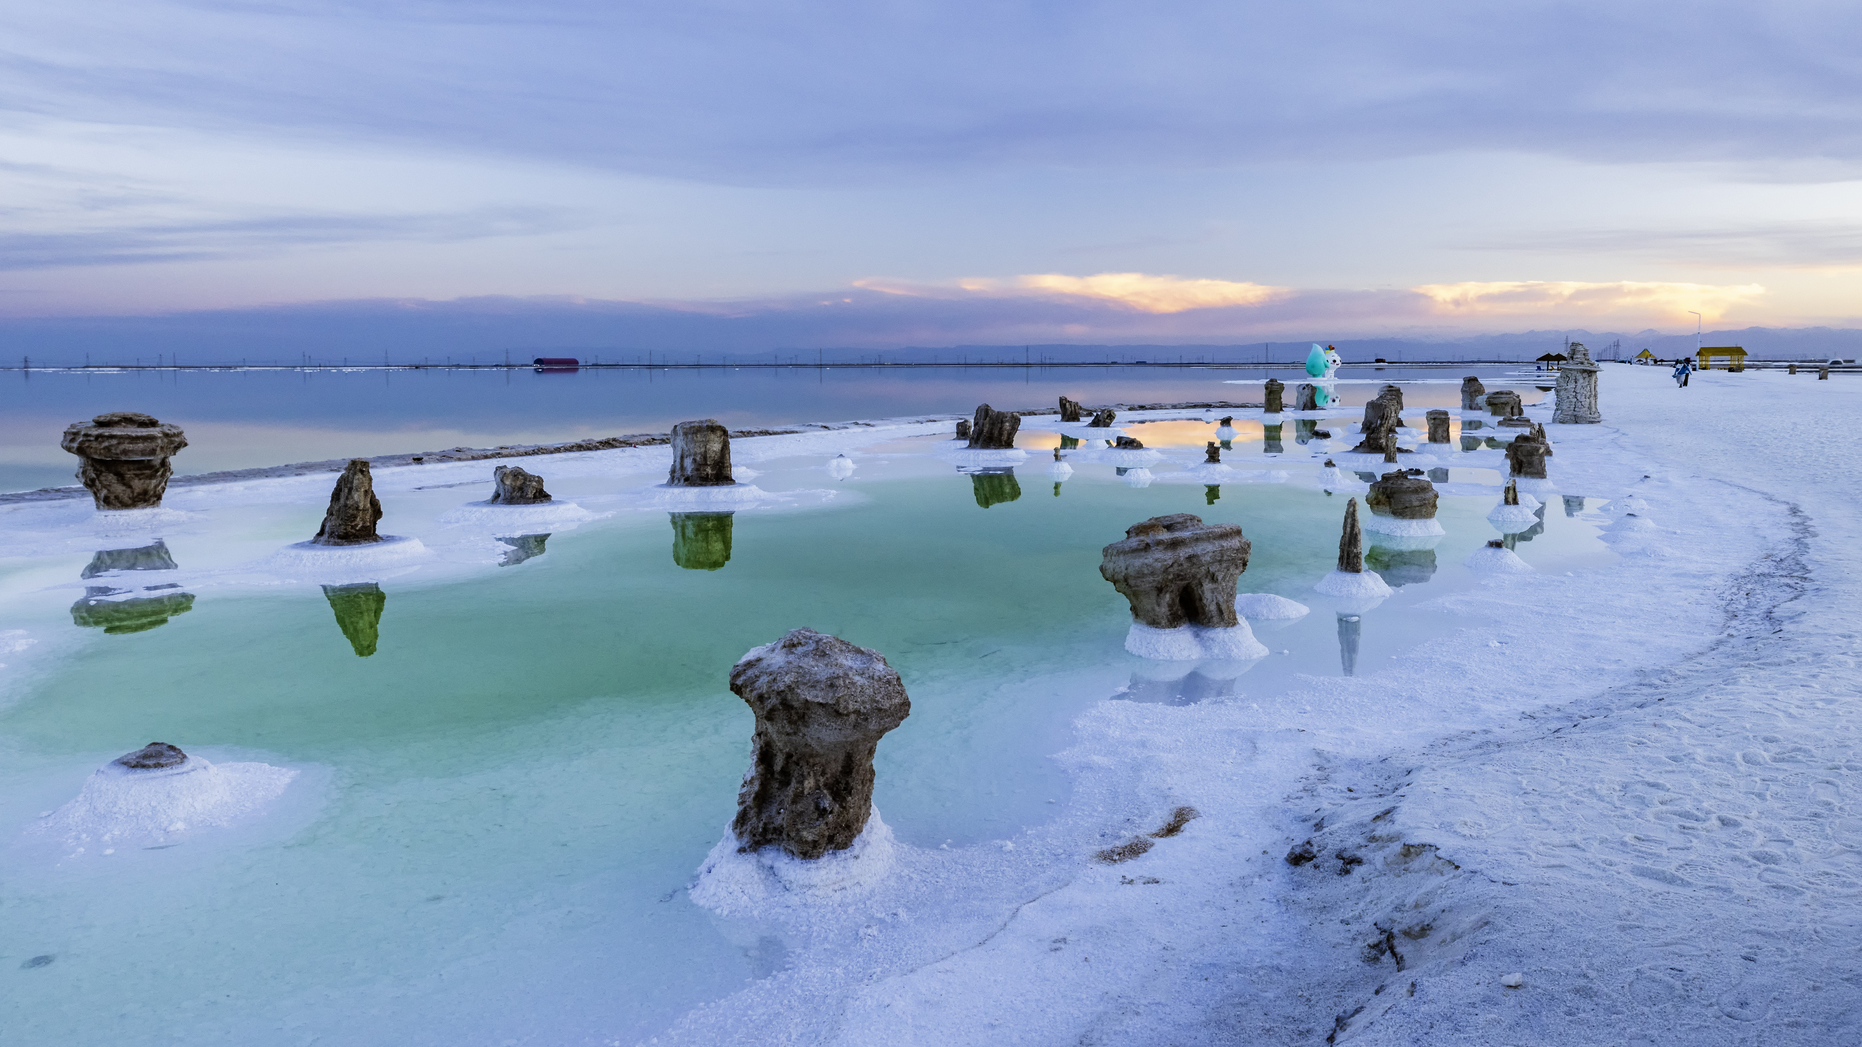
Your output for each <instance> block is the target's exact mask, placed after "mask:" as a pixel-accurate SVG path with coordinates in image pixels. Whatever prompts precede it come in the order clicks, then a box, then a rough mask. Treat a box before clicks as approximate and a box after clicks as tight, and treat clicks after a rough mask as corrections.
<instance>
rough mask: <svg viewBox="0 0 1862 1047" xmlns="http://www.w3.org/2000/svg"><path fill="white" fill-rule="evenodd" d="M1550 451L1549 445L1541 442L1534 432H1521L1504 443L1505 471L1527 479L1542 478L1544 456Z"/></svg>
mask: <svg viewBox="0 0 1862 1047" xmlns="http://www.w3.org/2000/svg"><path fill="white" fill-rule="evenodd" d="M1550 451H1551V446H1550V445H1549V444H1546V443H1543V442H1541V440H1540V438H1539V437H1538V435H1537V434H1536V433H1521V434H1519V435H1518V436H1515V437H1513V442H1512V443H1510V444H1507V445H1506V465H1507V471H1508V472H1510V473H1511V474H1512V475H1514V476H1520V477H1525V478H1526V479H1528V480H1543V479H1545V456H1546V454H1547V453H1549V452H1550Z"/></svg>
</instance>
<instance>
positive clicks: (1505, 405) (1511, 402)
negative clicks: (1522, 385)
mask: <svg viewBox="0 0 1862 1047" xmlns="http://www.w3.org/2000/svg"><path fill="white" fill-rule="evenodd" d="M1486 403H1487V413H1488V414H1490V415H1492V416H1493V417H1495V418H1518V417H1519V416H1521V415H1523V414H1525V413H1526V408H1525V406H1524V405H1522V404H1521V403H1520V401H1519V394H1518V393H1516V392H1514V391H1513V390H1511V389H1496V390H1495V391H1493V392H1491V393H1488V394H1487V399H1486Z"/></svg>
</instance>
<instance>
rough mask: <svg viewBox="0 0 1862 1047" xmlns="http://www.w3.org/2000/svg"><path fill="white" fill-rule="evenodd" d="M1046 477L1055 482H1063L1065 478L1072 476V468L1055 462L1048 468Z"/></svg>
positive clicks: (1064, 463)
mask: <svg viewBox="0 0 1862 1047" xmlns="http://www.w3.org/2000/svg"><path fill="white" fill-rule="evenodd" d="M1047 475H1049V476H1051V477H1053V478H1054V479H1056V480H1065V479H1066V478H1067V477H1069V476H1072V475H1073V466H1071V465H1068V464H1067V463H1066V462H1055V463H1054V464H1053V465H1050V466H1048V468H1047Z"/></svg>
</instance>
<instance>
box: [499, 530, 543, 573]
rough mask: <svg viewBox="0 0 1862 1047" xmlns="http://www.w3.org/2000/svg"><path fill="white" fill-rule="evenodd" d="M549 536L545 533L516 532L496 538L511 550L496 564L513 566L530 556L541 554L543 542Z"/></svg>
mask: <svg viewBox="0 0 1862 1047" xmlns="http://www.w3.org/2000/svg"><path fill="white" fill-rule="evenodd" d="M549 537H550V536H549V535H547V534H516V535H509V536H506V537H500V538H499V539H498V540H499V541H500V542H503V543H504V544H506V545H508V546H510V547H511V551H510V552H508V553H505V554H504V559H502V560H499V561H498V566H499V567H514V566H516V565H518V564H520V563H523V562H524V561H525V560H528V559H530V558H532V557H536V556H542V555H543V553H544V548H543V543H544V542H547V541H549Z"/></svg>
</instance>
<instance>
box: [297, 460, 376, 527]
mask: <svg viewBox="0 0 1862 1047" xmlns="http://www.w3.org/2000/svg"><path fill="white" fill-rule="evenodd" d="M380 522H381V500H380V499H378V498H376V497H375V480H374V477H373V476H372V475H371V474H370V473H369V463H368V462H367V461H366V460H365V459H361V458H353V459H351V460H350V462H349V468H347V469H344V470H343V475H342V476H341V477H339V478H338V479H337V481H336V487H335V489H334V490H332V491H331V492H330V508H329V510H328V511H327V512H325V513H324V514H323V526H322V527H319V528H317V536H316V537H315V538H312V539H311V541H312V542H313V543H315V544H317V545H366V544H368V543H369V542H379V541H381V535H379V534H376V533H375V525H376V524H377V523H380Z"/></svg>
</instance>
